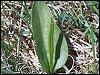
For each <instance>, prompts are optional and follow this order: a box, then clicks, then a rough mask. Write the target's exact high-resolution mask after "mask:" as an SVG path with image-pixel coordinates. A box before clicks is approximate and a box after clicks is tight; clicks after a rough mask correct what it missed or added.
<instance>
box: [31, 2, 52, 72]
mask: <svg viewBox="0 0 100 75" xmlns="http://www.w3.org/2000/svg"><path fill="white" fill-rule="evenodd" d="M51 15H52V14H51V11H50V10H49V8H48V7H47V5H46V4H44V3H43V2H41V1H36V2H35V3H34V4H33V5H32V31H33V37H34V39H35V42H36V45H37V50H36V51H37V55H38V59H39V62H40V63H41V65H42V67H43V69H44V70H45V71H46V72H47V73H49V59H50V58H49V56H50V55H49V42H48V41H49V40H48V37H49V36H48V35H49V29H50V23H51Z"/></svg>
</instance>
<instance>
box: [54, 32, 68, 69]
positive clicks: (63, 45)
mask: <svg viewBox="0 0 100 75" xmlns="http://www.w3.org/2000/svg"><path fill="white" fill-rule="evenodd" d="M55 53H56V54H55V56H56V58H55V61H56V62H55V63H56V65H55V68H54V71H55V70H57V69H59V68H61V67H62V66H63V65H64V64H65V63H66V60H67V58H68V46H67V42H66V39H65V37H64V36H63V33H60V35H59V39H58V42H57V46H56V52H55Z"/></svg>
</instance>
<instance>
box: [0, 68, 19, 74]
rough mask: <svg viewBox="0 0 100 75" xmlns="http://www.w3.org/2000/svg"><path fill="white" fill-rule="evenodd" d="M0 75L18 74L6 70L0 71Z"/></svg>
mask: <svg viewBox="0 0 100 75" xmlns="http://www.w3.org/2000/svg"><path fill="white" fill-rule="evenodd" d="M1 73H3V74H19V73H20V72H13V71H9V70H6V69H1Z"/></svg>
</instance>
